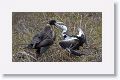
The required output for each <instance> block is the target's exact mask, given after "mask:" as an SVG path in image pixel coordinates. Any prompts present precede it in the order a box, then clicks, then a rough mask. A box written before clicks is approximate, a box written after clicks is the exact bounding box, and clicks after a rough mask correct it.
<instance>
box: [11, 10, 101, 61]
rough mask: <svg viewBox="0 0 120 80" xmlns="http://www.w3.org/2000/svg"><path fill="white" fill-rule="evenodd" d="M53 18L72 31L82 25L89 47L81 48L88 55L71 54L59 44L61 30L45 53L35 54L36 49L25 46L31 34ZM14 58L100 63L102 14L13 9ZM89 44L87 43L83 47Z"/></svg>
mask: <svg viewBox="0 0 120 80" xmlns="http://www.w3.org/2000/svg"><path fill="white" fill-rule="evenodd" d="M51 19H55V20H58V21H62V22H64V23H65V24H66V25H67V27H68V30H69V32H70V33H71V34H77V33H78V32H77V28H78V27H81V28H82V30H83V31H84V32H85V34H86V37H87V42H88V46H90V47H91V48H88V49H82V48H80V50H81V52H83V53H85V54H86V55H83V56H80V57H79V56H74V55H69V53H68V52H67V51H65V50H64V49H62V48H61V47H60V46H59V41H60V40H61V37H60V31H59V30H58V29H56V28H54V31H55V33H56V35H57V37H56V41H55V43H54V44H53V45H52V46H51V47H50V48H49V50H47V51H46V52H45V53H44V54H42V55H41V56H40V57H39V59H36V57H35V50H33V49H31V50H28V49H23V48H24V47H25V46H26V45H21V44H28V43H30V42H31V40H32V37H33V36H34V35H35V34H36V33H38V32H39V31H40V30H41V29H43V28H44V27H45V26H46V24H47V22H48V21H49V20H51ZM12 43H13V44H12V54H13V55H12V56H13V57H12V60H13V62H101V61H102V13H101V12H63V13H61V12H55V13H54V12H25V13H22V12H13V13H12ZM84 47H86V46H84Z"/></svg>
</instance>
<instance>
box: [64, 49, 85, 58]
mask: <svg viewBox="0 0 120 80" xmlns="http://www.w3.org/2000/svg"><path fill="white" fill-rule="evenodd" d="M66 50H67V51H68V52H69V53H71V54H74V55H76V56H82V55H85V54H83V53H80V52H79V51H76V50H72V49H70V48H66Z"/></svg>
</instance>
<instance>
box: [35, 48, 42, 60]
mask: <svg viewBox="0 0 120 80" xmlns="http://www.w3.org/2000/svg"><path fill="white" fill-rule="evenodd" d="M40 56H41V54H40V49H37V51H36V59H37V60H38V58H39V57H40Z"/></svg>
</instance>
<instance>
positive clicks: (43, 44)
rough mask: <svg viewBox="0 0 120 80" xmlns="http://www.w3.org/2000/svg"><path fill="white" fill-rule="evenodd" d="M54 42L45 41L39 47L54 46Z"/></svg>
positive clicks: (50, 40)
mask: <svg viewBox="0 0 120 80" xmlns="http://www.w3.org/2000/svg"><path fill="white" fill-rule="evenodd" d="M53 42H54V41H53V40H52V39H45V40H43V41H41V42H40V43H39V45H38V46H39V47H46V46H50V45H52V44H53Z"/></svg>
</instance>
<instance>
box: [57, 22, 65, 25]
mask: <svg viewBox="0 0 120 80" xmlns="http://www.w3.org/2000/svg"><path fill="white" fill-rule="evenodd" d="M56 23H57V24H60V25H64V23H63V22H56Z"/></svg>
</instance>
